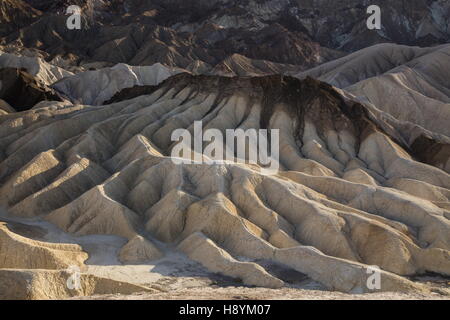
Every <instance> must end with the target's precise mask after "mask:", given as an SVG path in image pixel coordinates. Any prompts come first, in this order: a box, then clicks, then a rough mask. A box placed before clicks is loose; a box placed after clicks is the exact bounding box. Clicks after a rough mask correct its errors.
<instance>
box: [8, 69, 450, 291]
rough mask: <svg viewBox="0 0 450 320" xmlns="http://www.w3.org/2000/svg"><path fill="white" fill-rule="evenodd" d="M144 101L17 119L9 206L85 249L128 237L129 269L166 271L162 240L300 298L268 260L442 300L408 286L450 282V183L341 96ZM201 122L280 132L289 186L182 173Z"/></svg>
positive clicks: (153, 94)
mask: <svg viewBox="0 0 450 320" xmlns="http://www.w3.org/2000/svg"><path fill="white" fill-rule="evenodd" d="M130 94H131V93H129V94H127V96H128V97H127V98H129V100H123V101H117V102H115V103H113V104H109V105H104V106H95V107H93V106H79V105H78V106H71V107H64V108H59V109H55V108H51V107H48V108H45V107H44V108H37V109H34V110H29V111H26V112H22V113H17V114H7V115H3V116H1V117H0V150H1V152H0V161H1V162H0V205H1V206H3V207H5V208H7V210H8V212H9V213H10V214H11V215H12V216H16V217H25V218H36V217H40V218H42V219H45V220H47V221H49V222H51V223H53V224H55V225H57V226H58V227H59V228H61V229H62V230H64V231H66V232H69V233H73V234H75V235H93V234H107V235H116V236H120V237H123V238H126V239H127V240H128V243H127V244H126V245H125V247H124V249H123V250H122V252H121V253H120V257H121V259H125V260H128V259H130V260H132V261H134V262H139V260H140V259H139V256H140V255H144V256H145V258H143V259H144V260H145V259H152V258H158V257H160V256H161V254H163V253H162V252H161V250H162V249H161V248H158V245H155V244H154V240H157V243H166V244H168V245H170V246H171V248H173V250H177V251H181V252H183V253H185V254H186V255H187V256H188V257H189V258H191V259H192V260H195V261H197V262H199V263H201V264H202V265H204V266H205V267H206V268H208V269H209V270H211V271H213V272H218V273H222V274H225V275H228V276H232V277H236V278H240V279H242V281H243V282H244V283H245V284H248V285H256V286H264V287H271V288H279V287H282V286H284V285H286V283H285V282H284V281H283V280H282V279H279V278H278V277H277V276H276V275H275V274H272V272H271V270H269V269H268V268H265V267H264V264H263V263H262V261H269V262H272V263H277V264H281V265H283V266H285V267H286V268H290V269H293V270H296V271H298V272H300V273H302V274H306V275H308V276H309V277H310V278H312V279H314V280H316V281H318V282H320V283H321V284H323V285H324V286H325V287H327V288H328V289H330V290H338V291H343V292H353V293H362V292H370V291H372V289H371V288H369V287H368V286H367V280H368V277H369V276H370V273H368V269H369V266H374V265H375V266H379V267H380V268H381V288H380V290H381V291H410V290H414V291H426V290H427V288H426V287H425V286H423V285H419V284H417V283H415V282H412V281H410V280H408V278H407V277H408V276H412V275H417V274H421V273H425V272H434V273H438V274H441V275H444V276H449V275H450V252H449V250H450V221H449V218H450V211H449V208H450V203H449V198H450V190H449V189H450V176H449V175H448V173H446V172H445V171H443V170H441V169H439V168H436V167H433V166H431V165H427V164H424V163H421V162H419V160H418V159H416V158H415V157H414V155H413V154H412V152H411V151H410V148H409V146H408V145H407V144H406V143H405V142H404V141H403V139H402V138H401V136H402V135H401V134H400V133H399V132H398V131H397V129H396V128H394V127H392V126H390V125H388V124H386V123H385V122H383V121H382V120H381V119H380V118H379V117H378V115H377V114H376V113H374V112H373V111H369V110H368V109H367V108H366V107H365V106H364V105H362V104H360V103H357V102H354V101H352V100H349V99H347V98H344V97H343V96H342V95H341V94H340V93H339V91H338V90H336V89H334V88H333V87H331V86H330V85H327V84H325V83H322V82H319V81H316V80H313V79H311V78H306V79H305V80H298V79H296V78H291V77H282V76H268V77H259V78H226V77H218V76H192V75H189V74H179V75H176V76H174V77H171V78H169V79H168V80H166V81H164V82H163V83H162V84H160V85H158V86H154V87H147V88H146V90H145V94H143V92H142V90H141V92H139V94H140V95H139V96H137V97H134V98H132V97H130V96H129V95H130ZM119 100H120V99H119ZM195 121H202V123H203V127H204V128H205V129H206V128H214V129H217V130H220V132H222V133H225V130H226V129H238V128H240V129H243V130H246V129H249V128H254V129H268V130H273V129H279V136H280V155H279V163H280V170H279V172H278V173H277V174H274V175H267V174H265V173H264V171H262V170H260V169H261V168H260V167H259V166H258V165H250V164H246V163H242V162H241V163H234V162H221V163H209V164H208V163H190V164H189V163H179V162H175V161H173V158H171V156H170V155H171V150H172V148H173V147H174V142H173V141H171V134H172V132H173V131H174V130H175V129H179V128H185V129H187V130H189V131H191V132H192V131H193V127H194V122H195ZM223 136H225V134H223ZM205 145H207V144H206V143H205ZM33 245H38V244H33ZM52 250H53V249H51V248H49V249H46V251H45V252H48V254H51V253H52ZM0 254H1V251H0Z"/></svg>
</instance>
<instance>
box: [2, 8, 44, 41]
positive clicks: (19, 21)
mask: <svg viewBox="0 0 450 320" xmlns="http://www.w3.org/2000/svg"><path fill="white" fill-rule="evenodd" d="M41 15H42V12H40V11H39V10H36V9H35V8H33V7H31V6H29V5H28V4H27V3H26V2H24V1H22V0H4V1H2V2H1V3H0V22H1V23H0V37H3V36H7V35H8V34H10V33H11V32H14V31H17V30H18V29H20V28H22V27H25V26H28V25H30V24H31V23H33V22H34V21H36V20H37V19H38V18H39V16H41Z"/></svg>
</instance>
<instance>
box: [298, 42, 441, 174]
mask: <svg viewBox="0 0 450 320" xmlns="http://www.w3.org/2000/svg"><path fill="white" fill-rule="evenodd" d="M449 57H450V46H449V45H442V46H438V47H432V48H417V47H406V46H399V45H391V44H389V45H387V44H385V45H378V46H374V47H371V48H367V49H364V50H361V51H358V52H356V53H353V54H351V55H349V56H347V57H344V58H341V59H338V60H336V61H332V62H330V63H326V64H323V65H321V66H319V67H316V68H313V69H311V70H308V71H306V72H302V73H299V74H297V77H299V78H304V77H306V76H313V77H316V78H318V79H321V80H323V81H326V82H328V83H330V84H332V85H335V86H337V87H340V88H343V89H344V90H345V91H346V92H349V93H351V94H352V95H354V96H356V97H357V98H358V99H360V100H361V101H364V102H365V103H367V104H368V105H370V107H371V108H373V109H377V110H379V111H382V112H384V113H386V115H385V118H386V121H388V122H389V123H391V125H393V126H395V127H396V128H397V129H398V131H399V132H400V133H401V135H402V136H403V138H404V139H405V141H406V143H407V144H408V145H409V146H411V147H412V149H413V150H414V151H413V152H414V153H416V154H417V155H418V156H419V158H421V159H427V160H426V161H428V162H429V163H431V164H434V165H439V167H441V168H443V169H445V170H446V171H449V170H450V163H448V158H447V157H446V156H442V155H445V154H447V153H448V150H449V148H450V140H449V137H450V131H449V125H448V124H449V123H450V89H449V88H450V77H449V73H450V58H449ZM439 154H441V155H439Z"/></svg>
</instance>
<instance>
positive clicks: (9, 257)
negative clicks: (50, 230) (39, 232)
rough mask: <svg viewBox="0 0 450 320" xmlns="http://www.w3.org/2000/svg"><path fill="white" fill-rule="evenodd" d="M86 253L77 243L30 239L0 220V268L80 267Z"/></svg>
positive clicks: (86, 256) (85, 257) (85, 258)
mask: <svg viewBox="0 0 450 320" xmlns="http://www.w3.org/2000/svg"><path fill="white" fill-rule="evenodd" d="M87 258H88V255H87V253H85V252H83V251H82V250H81V247H80V246H79V245H73V244H59V243H49V242H42V241H36V240H31V239H28V238H25V237H23V236H21V235H18V234H15V233H13V232H11V231H10V230H9V229H8V226H7V225H6V224H5V223H3V222H0V269H3V268H14V269H66V268H68V267H69V266H78V267H82V266H83V265H84V261H85V260H87Z"/></svg>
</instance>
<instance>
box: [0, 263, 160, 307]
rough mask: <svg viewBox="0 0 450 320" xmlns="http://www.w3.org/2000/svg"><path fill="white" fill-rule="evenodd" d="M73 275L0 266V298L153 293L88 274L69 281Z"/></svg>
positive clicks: (42, 298) (149, 290) (49, 297)
mask: <svg viewBox="0 0 450 320" xmlns="http://www.w3.org/2000/svg"><path fill="white" fill-rule="evenodd" d="M73 276H74V275H73V274H71V273H69V272H67V271H50V270H26V269H0V299H1V300H60V299H67V298H70V297H75V296H91V295H95V294H132V293H137V292H147V293H154V292H156V290H155V289H150V288H146V287H142V286H138V285H134V284H131V283H127V282H121V281H115V280H111V279H106V278H101V277H97V276H94V275H89V274H80V275H79V278H76V279H74V280H71V277H73ZM77 277H78V276H77ZM68 281H73V282H74V284H72V286H71V287H72V288H73V289H70V287H69V286H68V285H67V283H68ZM75 281H76V282H75ZM77 283H79V284H80V285H79V286H78V285H77Z"/></svg>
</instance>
